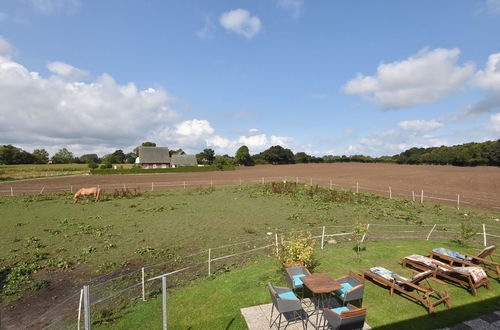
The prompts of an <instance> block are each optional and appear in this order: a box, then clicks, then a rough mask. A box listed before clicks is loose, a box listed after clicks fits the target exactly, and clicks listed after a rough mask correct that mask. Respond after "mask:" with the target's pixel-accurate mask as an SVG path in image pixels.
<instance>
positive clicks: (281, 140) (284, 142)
mask: <svg viewBox="0 0 500 330" xmlns="http://www.w3.org/2000/svg"><path fill="white" fill-rule="evenodd" d="M291 141H292V138H290V137H288V136H275V135H271V144H272V145H277V144H278V145H280V146H282V147H284V148H286V147H287V146H288V144H289V143H290V142H291Z"/></svg>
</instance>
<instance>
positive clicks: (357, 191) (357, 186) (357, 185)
mask: <svg viewBox="0 0 500 330" xmlns="http://www.w3.org/2000/svg"><path fill="white" fill-rule="evenodd" d="M356 193H359V182H356Z"/></svg>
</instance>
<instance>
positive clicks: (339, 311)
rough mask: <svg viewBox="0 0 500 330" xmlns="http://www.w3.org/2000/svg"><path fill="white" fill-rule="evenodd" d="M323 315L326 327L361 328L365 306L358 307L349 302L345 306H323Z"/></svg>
mask: <svg viewBox="0 0 500 330" xmlns="http://www.w3.org/2000/svg"><path fill="white" fill-rule="evenodd" d="M323 315H324V316H325V321H326V323H327V325H328V328H331V329H339V330H351V329H363V326H364V324H365V319H366V307H363V308H358V307H356V306H353V305H351V304H348V305H347V306H345V307H337V308H333V309H332V308H324V309H323Z"/></svg>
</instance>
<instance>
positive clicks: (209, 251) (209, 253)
mask: <svg viewBox="0 0 500 330" xmlns="http://www.w3.org/2000/svg"><path fill="white" fill-rule="evenodd" d="M211 254H212V249H211V248H208V276H210V274H212V270H211V269H210V268H211V265H210V263H211V260H210V259H211V258H210V257H211Z"/></svg>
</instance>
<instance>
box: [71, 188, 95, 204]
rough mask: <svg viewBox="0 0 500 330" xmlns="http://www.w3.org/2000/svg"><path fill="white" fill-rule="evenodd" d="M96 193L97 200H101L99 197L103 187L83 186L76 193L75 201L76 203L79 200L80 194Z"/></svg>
mask: <svg viewBox="0 0 500 330" xmlns="http://www.w3.org/2000/svg"><path fill="white" fill-rule="evenodd" d="M90 195H94V196H95V201H96V202H97V201H98V200H99V197H100V196H101V189H99V188H96V187H93V188H82V189H80V190H78V191H77V192H76V194H75V195H74V196H73V201H74V202H75V203H76V202H77V201H78V198H79V197H80V196H90Z"/></svg>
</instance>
